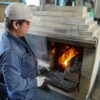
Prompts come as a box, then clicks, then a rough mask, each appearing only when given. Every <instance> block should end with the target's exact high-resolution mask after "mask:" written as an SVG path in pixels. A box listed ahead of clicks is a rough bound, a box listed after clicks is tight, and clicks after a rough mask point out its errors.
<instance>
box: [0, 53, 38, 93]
mask: <svg viewBox="0 0 100 100" xmlns="http://www.w3.org/2000/svg"><path fill="white" fill-rule="evenodd" d="M2 66H3V67H2V71H3V76H4V79H5V83H6V85H7V88H8V90H9V91H23V90H26V89H30V88H34V87H36V85H37V81H36V79H30V78H27V79H24V78H23V77H22V76H21V70H20V67H21V64H20V58H19V56H18V55H17V54H16V53H14V52H11V51H9V52H7V53H6V54H5V55H4V57H3V60H2Z"/></svg>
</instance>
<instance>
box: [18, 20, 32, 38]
mask: <svg viewBox="0 0 100 100" xmlns="http://www.w3.org/2000/svg"><path fill="white" fill-rule="evenodd" d="M29 26H30V22H29V21H24V22H23V23H22V25H21V26H20V25H19V24H16V27H17V28H16V35H17V36H19V37H22V36H25V35H26V33H27V32H28V29H29Z"/></svg>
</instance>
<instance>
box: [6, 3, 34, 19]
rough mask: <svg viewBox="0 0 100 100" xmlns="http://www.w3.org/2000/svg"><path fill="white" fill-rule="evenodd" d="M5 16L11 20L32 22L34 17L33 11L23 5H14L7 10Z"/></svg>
mask: <svg viewBox="0 0 100 100" xmlns="http://www.w3.org/2000/svg"><path fill="white" fill-rule="evenodd" d="M5 16H6V17H8V18H9V19H11V20H22V19H24V20H26V21H32V18H33V15H32V12H31V10H30V9H29V8H28V7H27V6H26V5H25V4H23V3H19V2H17V3H12V4H10V5H8V6H7V8H6V9H5Z"/></svg>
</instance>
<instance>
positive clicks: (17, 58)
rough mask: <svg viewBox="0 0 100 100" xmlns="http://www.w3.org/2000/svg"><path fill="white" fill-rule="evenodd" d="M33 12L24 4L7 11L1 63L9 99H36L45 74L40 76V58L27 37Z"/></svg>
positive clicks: (14, 4) (15, 5) (8, 8)
mask: <svg viewBox="0 0 100 100" xmlns="http://www.w3.org/2000/svg"><path fill="white" fill-rule="evenodd" d="M31 20H32V13H31V11H30V9H29V8H28V7H27V6H26V5H25V4H22V3H13V4H10V5H8V7H7V8H6V10H5V27H6V29H5V32H4V34H3V36H2V39H1V41H0V66H1V67H2V72H3V77H4V81H5V85H6V88H7V93H8V97H9V98H10V100H37V87H39V86H42V84H43V82H44V79H45V77H40V76H37V75H38V73H37V61H36V58H35V55H34V53H33V51H32V50H31V48H30V47H29V45H28V43H27V41H26V39H25V38H24V36H25V35H26V34H27V32H28V29H29V25H30V22H31Z"/></svg>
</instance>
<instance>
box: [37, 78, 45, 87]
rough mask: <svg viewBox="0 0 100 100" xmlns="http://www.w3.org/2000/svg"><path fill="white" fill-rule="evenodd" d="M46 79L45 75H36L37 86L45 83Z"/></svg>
mask: <svg viewBox="0 0 100 100" xmlns="http://www.w3.org/2000/svg"><path fill="white" fill-rule="evenodd" d="M45 79H46V77H45V76H37V77H36V80H37V87H41V86H42V85H43V83H44V80H45Z"/></svg>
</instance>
